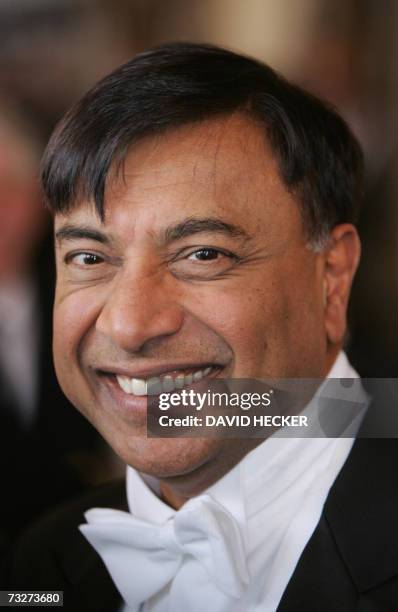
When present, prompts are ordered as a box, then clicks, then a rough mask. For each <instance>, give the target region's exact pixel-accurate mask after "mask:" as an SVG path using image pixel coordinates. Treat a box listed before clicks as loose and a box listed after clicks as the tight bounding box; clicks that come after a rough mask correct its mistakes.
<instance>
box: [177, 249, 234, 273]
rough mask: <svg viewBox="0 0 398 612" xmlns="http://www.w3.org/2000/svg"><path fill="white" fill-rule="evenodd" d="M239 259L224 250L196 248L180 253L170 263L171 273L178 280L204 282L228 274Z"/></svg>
mask: <svg viewBox="0 0 398 612" xmlns="http://www.w3.org/2000/svg"><path fill="white" fill-rule="evenodd" d="M238 261H239V257H237V256H236V255H234V254H233V253H231V252H230V251H226V250H224V249H220V248H216V247H209V246H197V247H196V248H193V247H190V248H189V249H188V248H186V249H184V250H183V251H180V252H179V253H178V254H177V256H176V257H175V258H173V260H172V261H171V262H170V264H169V265H170V269H171V271H172V272H173V273H174V274H175V275H176V276H178V277H180V278H187V279H193V280H195V279H197V280H206V279H212V278H219V277H221V276H223V275H225V274H227V273H228V272H230V271H231V270H232V269H233V268H234V266H235V264H237V262H238Z"/></svg>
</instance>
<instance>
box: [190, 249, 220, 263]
mask: <svg viewBox="0 0 398 612" xmlns="http://www.w3.org/2000/svg"><path fill="white" fill-rule="evenodd" d="M221 255H224V256H225V255H226V254H225V253H222V252H221V251H218V250H217V249H199V250H197V251H195V252H194V253H191V254H190V255H189V257H188V259H193V260H194V261H212V260H214V259H218V258H219V257H220V256H221Z"/></svg>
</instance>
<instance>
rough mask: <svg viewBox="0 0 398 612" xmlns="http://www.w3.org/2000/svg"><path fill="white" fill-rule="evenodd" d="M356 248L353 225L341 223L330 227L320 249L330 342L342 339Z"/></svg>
mask: <svg viewBox="0 0 398 612" xmlns="http://www.w3.org/2000/svg"><path fill="white" fill-rule="evenodd" d="M360 252H361V246H360V240H359V237H358V233H357V230H356V228H355V227H354V226H353V225H351V224H348V223H345V224H341V225H337V226H336V227H335V228H333V230H332V232H331V235H330V242H329V245H328V247H327V249H326V250H325V252H324V256H325V260H324V261H325V267H324V307H325V327H326V333H327V337H328V340H329V342H330V343H332V344H340V343H342V341H343V338H344V335H345V332H346V311H347V304H348V299H349V295H350V291H351V285H352V281H353V278H354V275H355V272H356V270H357V267H358V263H359V259H360Z"/></svg>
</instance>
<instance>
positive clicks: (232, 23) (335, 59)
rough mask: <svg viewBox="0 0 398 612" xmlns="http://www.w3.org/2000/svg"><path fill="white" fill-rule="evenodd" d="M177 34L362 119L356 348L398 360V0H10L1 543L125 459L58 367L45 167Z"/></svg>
mask: <svg viewBox="0 0 398 612" xmlns="http://www.w3.org/2000/svg"><path fill="white" fill-rule="evenodd" d="M171 40H189V41H197V42H211V43H216V44H219V45H224V46H227V47H229V48H232V49H234V50H237V51H241V52H244V53H247V54H250V55H253V56H255V57H257V58H260V59H261V60H264V61H265V62H267V63H268V64H270V65H271V66H272V67H274V68H275V69H277V70H279V71H280V72H282V73H283V74H284V75H285V76H287V77H288V78H290V79H292V80H293V81H295V82H296V83H299V84H301V85H303V86H304V87H306V88H308V89H309V90H311V91H312V92H314V93H316V94H318V95H320V96H321V97H323V98H325V99H327V100H329V101H330V102H332V103H333V104H334V105H335V106H336V107H337V108H338V109H339V110H340V112H341V113H342V114H343V116H344V117H345V118H346V120H347V121H348V122H349V124H350V125H351V127H352V129H353V130H354V132H355V133H356V135H357V137H358V138H359V140H360V142H361V143H362V146H363V148H364V151H365V156H366V194H365V203H364V210H363V216H362V221H361V226H360V232H361V236H362V239H363V260H362V265H361V269H360V272H359V274H358V276H357V279H356V282H355V287H354V293H353V300H352V305H351V313H350V318H351V327H350V339H349V353H350V356H351V358H352V361H353V363H354V365H355V366H356V367H357V369H358V370H359V372H360V373H361V374H362V375H363V376H367V377H372V376H380V377H381V376H383V377H387V376H391V377H396V376H397V375H398V317H397V311H398V283H397V279H396V275H397V270H398V266H397V263H398V261H397V259H398V250H397V236H398V207H397V205H396V198H397V195H398V172H397V170H398V129H397V128H398V116H397V101H398V68H397V66H398V2H396V0H0V228H1V232H0V465H1V468H2V474H7V482H6V484H5V485H4V487H6V488H4V489H3V490H4V491H8V494H7V496H6V499H5V498H4V497H3V500H2V504H1V509H0V549H1V548H2V547H4V548H5V547H6V546H7V544H8V543H9V542H10V541H11V539H12V537H14V535H15V534H16V533H17V532H18V531H19V530H20V529H21V528H22V527H24V525H25V524H26V523H27V522H29V521H30V520H31V519H32V518H33V517H34V516H35V515H37V514H38V513H40V512H42V511H43V510H45V509H48V508H49V507H50V506H51V505H53V504H56V503H58V502H61V501H63V500H64V499H66V498H68V497H71V496H72V495H75V494H78V493H79V492H80V491H81V490H83V489H85V488H87V487H89V486H93V485H95V484H97V483H98V482H104V481H106V480H108V479H110V478H112V477H114V476H115V474H120V473H121V470H122V466H120V464H118V462H117V460H116V459H115V458H114V456H112V455H111V454H110V451H108V450H107V449H106V448H105V447H104V445H103V443H102V442H101V440H100V439H99V437H98V436H97V434H96V433H95V432H94V431H93V430H92V428H91V426H89V425H88V424H86V422H85V421H84V419H83V418H82V417H80V415H78V414H77V411H76V410H74V409H73V408H71V407H70V406H69V405H68V403H67V401H66V400H65V398H64V397H63V396H62V393H61V391H60V389H59V388H58V385H57V383H56V380H55V378H54V372H53V369H52V361H51V302H52V295H53V286H54V270H53V262H52V245H51V232H50V223H49V219H48V218H47V215H46V213H45V212H44V211H43V209H42V205H41V201H40V193H39V188H38V181H37V167H38V162H39V159H40V155H41V153H42V150H43V147H44V145H45V142H46V140H47V138H48V136H49V134H50V133H51V131H52V129H53V127H54V125H55V124H56V122H57V121H58V120H59V118H60V117H61V116H62V114H63V113H64V112H65V110H66V109H67V108H68V107H69V106H70V105H71V104H72V103H73V102H74V101H75V100H77V99H78V98H79V97H80V96H81V94H82V93H83V92H85V91H86V90H87V89H88V88H89V87H90V86H91V85H92V84H93V83H95V82H96V81H97V80H98V79H99V78H100V77H102V76H104V75H105V74H107V73H108V72H110V71H111V70H112V69H113V68H115V67H116V66H118V65H119V64H120V63H122V62H124V61H125V60H127V59H129V58H130V57H131V56H133V55H134V54H136V53H137V52H139V51H141V50H143V49H145V48H147V47H150V46H152V45H156V44H159V43H162V42H166V41H171ZM4 525H8V528H7V529H4V528H3V526H4Z"/></svg>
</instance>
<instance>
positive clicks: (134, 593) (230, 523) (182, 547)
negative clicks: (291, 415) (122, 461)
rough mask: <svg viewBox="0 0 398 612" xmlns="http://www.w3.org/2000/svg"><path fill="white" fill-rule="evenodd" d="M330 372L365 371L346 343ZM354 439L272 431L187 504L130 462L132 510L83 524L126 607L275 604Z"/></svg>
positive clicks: (217, 608)
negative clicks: (169, 496)
mask: <svg viewBox="0 0 398 612" xmlns="http://www.w3.org/2000/svg"><path fill="white" fill-rule="evenodd" d="M328 378H358V375H357V373H356V372H355V370H353V369H352V367H351V366H350V364H349V362H348V360H347V358H346V356H345V354H344V353H340V355H339V356H338V358H337V360H336V362H335V364H334V366H333V368H332V370H331V371H330V372H329V375H328ZM363 393H364V392H363ZM306 410H308V407H307V409H306ZM353 441H354V439H353V437H345V438H326V437H323V438H321V437H319V438H315V437H314V438H308V437H306V438H277V437H271V438H269V439H268V440H266V441H264V442H263V443H261V444H259V446H257V447H256V448H255V449H254V450H253V451H251V452H250V453H248V455H246V457H245V458H244V459H243V460H242V461H241V462H240V463H239V464H238V465H236V466H235V467H234V468H233V469H232V470H231V471H230V472H229V473H228V474H226V475H225V476H224V477H223V478H222V479H220V480H219V481H218V482H217V483H216V484H215V485H213V486H212V487H210V488H208V489H207V490H206V491H205V492H204V493H203V494H201V495H199V496H198V497H195V498H193V499H191V500H189V501H188V502H187V503H185V504H184V506H183V507H182V508H181V509H180V510H178V511H176V510H173V509H172V508H170V507H169V506H168V505H166V504H165V503H164V502H163V501H162V500H161V499H160V497H159V487H158V483H157V481H156V479H153V478H149V477H147V476H143V475H141V474H139V473H138V472H136V471H135V470H134V469H133V468H131V467H128V468H127V497H128V505H129V510H130V512H122V511H118V510H111V509H105V508H94V509H91V510H89V511H88V512H86V514H85V518H86V520H87V524H84V525H81V526H80V530H81V532H82V533H83V535H84V536H85V537H86V538H87V540H88V541H89V542H90V544H91V545H92V546H93V547H94V549H95V550H96V551H97V553H98V554H99V555H100V557H101V558H102V560H103V562H104V564H105V566H106V567H107V569H108V572H109V574H110V576H111V577H112V579H113V581H114V583H115V585H116V587H117V589H118V590H119V592H120V594H121V596H122V598H123V600H124V602H125V603H124V605H123V607H122V611H123V612H185V611H186V610H189V611H190V612H203V610H206V609H210V610H211V611H212V612H256V611H260V610H261V612H275V610H276V609H277V607H278V605H279V602H280V600H281V598H282V595H283V593H284V591H285V589H286V587H287V584H288V582H289V580H290V578H291V576H292V574H293V572H294V569H295V567H296V565H297V563H298V561H299V559H300V556H301V554H302V552H303V550H304V548H305V546H306V544H307V542H308V541H309V539H310V537H311V535H312V534H313V532H314V530H315V528H316V526H317V524H318V522H319V519H320V516H321V513H322V508H323V505H324V503H325V500H326V497H327V494H328V492H329V490H330V488H331V486H332V484H333V482H334V481H335V479H336V477H337V475H338V473H339V472H340V470H341V468H342V466H343V464H344V462H345V461H346V459H347V457H348V455H349V452H350V450H351V447H352V444H353Z"/></svg>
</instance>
